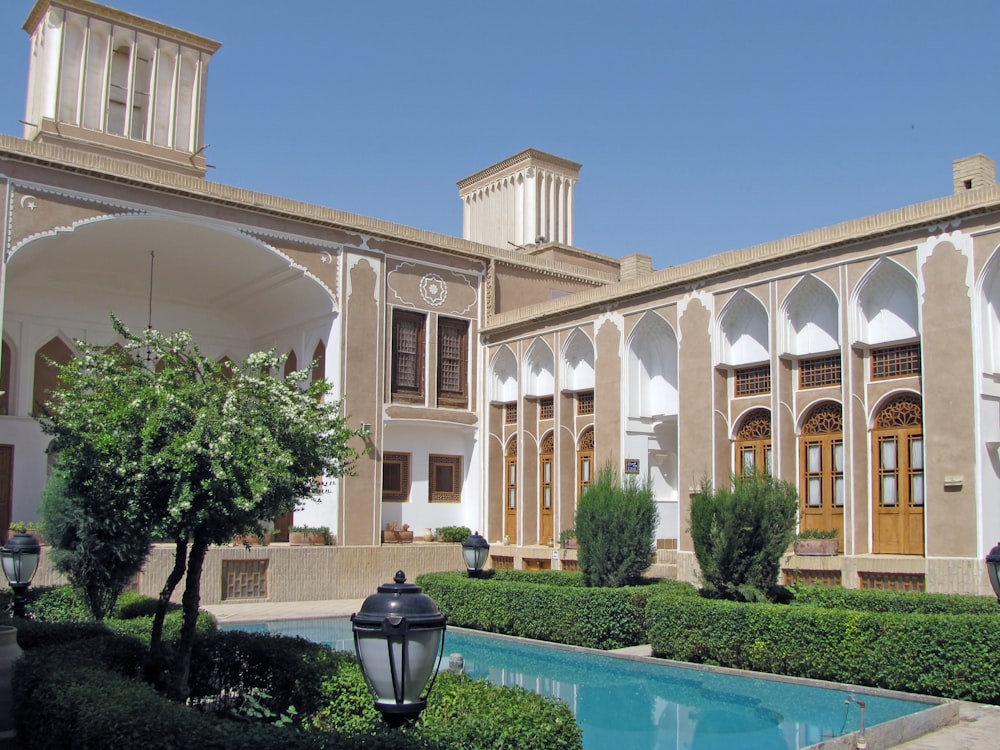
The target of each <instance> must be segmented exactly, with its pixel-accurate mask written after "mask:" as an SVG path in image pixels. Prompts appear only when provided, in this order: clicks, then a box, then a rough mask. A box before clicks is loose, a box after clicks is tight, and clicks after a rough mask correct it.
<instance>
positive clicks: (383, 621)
mask: <svg viewBox="0 0 1000 750" xmlns="http://www.w3.org/2000/svg"><path fill="white" fill-rule="evenodd" d="M394 581H395V582H394V583H385V584H382V585H381V586H379V587H378V593H377V594H372V595H371V596H369V597H368V598H367V599H365V601H364V603H363V604H362V605H361V609H360V611H358V612H355V613H354V614H353V615H351V623H352V630H353V631H354V649H355V651H356V652H357V655H358V661H360V662H361V671H362V672H363V673H364V675H365V680H366V681H367V682H368V686H369V687H370V688H371V690H372V693H373V694H374V696H375V708H377V709H378V710H379V711H380V712H381V714H382V718H383V719H384V720H385V721H386V723H388V724H390V725H392V726H400V725H401V724H405V723H406V722H408V721H413V720H414V719H416V718H417V716H419V715H420V712H421V711H423V710H424V708H425V707H426V706H427V696H428V695H430V692H431V688H432V687H434V678H435V677H436V676H437V669H438V665H439V664H440V663H441V656H442V654H443V653H444V631H445V620H446V619H447V616H446V615H444V614H442V613H441V612H440V610H438V608H437V605H436V604H435V603H434V600H433V599H431V598H430V597H429V596H427V594H424V593H421V589H420V587H419V586H417V585H415V584H412V583H406V574H404V573H403V571H401V570H400V571H398V572H397V573H396V576H395V579H394Z"/></svg>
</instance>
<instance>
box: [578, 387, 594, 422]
mask: <svg viewBox="0 0 1000 750" xmlns="http://www.w3.org/2000/svg"><path fill="white" fill-rule="evenodd" d="M576 413H577V416H581V417H582V416H585V415H588V414H593V413H594V392H593V391H580V392H579V393H577V394H576Z"/></svg>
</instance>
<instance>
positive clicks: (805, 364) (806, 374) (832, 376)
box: [799, 354, 842, 388]
mask: <svg viewBox="0 0 1000 750" xmlns="http://www.w3.org/2000/svg"><path fill="white" fill-rule="evenodd" d="M841 376H842V373H841V364H840V355H839V354H834V355H832V356H829V357H815V358H813V359H800V360H799V388H821V387H823V386H829V385H840V383H841Z"/></svg>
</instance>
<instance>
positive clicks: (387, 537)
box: [382, 531, 400, 544]
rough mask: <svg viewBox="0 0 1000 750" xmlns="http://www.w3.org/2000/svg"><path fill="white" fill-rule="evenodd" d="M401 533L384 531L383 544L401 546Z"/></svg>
mask: <svg viewBox="0 0 1000 750" xmlns="http://www.w3.org/2000/svg"><path fill="white" fill-rule="evenodd" d="M399 542H400V539H399V532H398V531H383V532H382V544H399Z"/></svg>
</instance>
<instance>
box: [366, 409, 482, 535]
mask: <svg viewBox="0 0 1000 750" xmlns="http://www.w3.org/2000/svg"><path fill="white" fill-rule="evenodd" d="M382 450H383V451H390V452H392V451H399V452H402V453H409V454H410V500H409V502H405V503H403V502H386V503H382V519H381V527H380V528H382V529H385V526H386V524H387V523H389V522H391V521H395V522H396V523H397V524H399V526H400V527H401V526H402V525H403V524H404V523H408V524H409V525H410V530H411V531H413V532H414V533H415V534H417V535H420V534H422V533H423V531H424V529H426V528H431V529H436V528H438V527H440V526H468V527H469V528H470V529H471V530H472V531H479V532H481V533H482V534H483V535H484V536H486V534H487V533H488V532H489V530H488V529H486V528H483V525H482V523H483V521H482V518H483V517H484V516H483V513H484V511H483V508H484V500H483V492H484V491H483V489H482V488H483V487H484V479H483V476H482V471H481V460H480V447H479V441H478V440H477V439H476V431H475V430H474V429H473V428H468V427H457V426H455V425H452V424H445V423H440V422H438V423H435V422H426V421H421V422H420V423H419V424H414V423H399V422H387V423H386V424H385V427H384V440H383V445H382ZM432 453H433V454H440V455H446V456H459V455H460V456H462V473H463V475H464V477H463V482H462V500H461V502H456V503H443V502H433V503H432V502H429V501H428V499H427V498H428V494H429V493H428V487H429V485H428V475H427V468H428V457H429V456H430V455H431V454H432Z"/></svg>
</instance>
